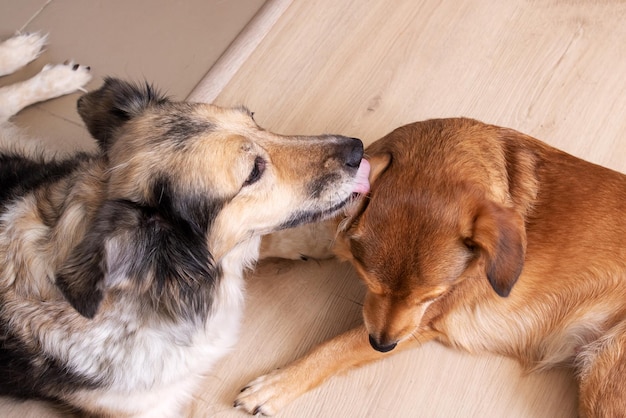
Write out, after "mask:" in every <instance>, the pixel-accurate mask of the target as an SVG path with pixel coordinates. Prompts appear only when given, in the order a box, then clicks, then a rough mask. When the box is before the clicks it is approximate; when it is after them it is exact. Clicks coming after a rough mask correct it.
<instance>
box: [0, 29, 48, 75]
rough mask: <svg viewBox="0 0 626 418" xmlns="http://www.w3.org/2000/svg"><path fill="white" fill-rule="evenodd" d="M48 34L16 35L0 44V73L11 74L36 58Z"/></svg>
mask: <svg viewBox="0 0 626 418" xmlns="http://www.w3.org/2000/svg"><path fill="white" fill-rule="evenodd" d="M47 39H48V35H41V34H39V33H31V34H24V35H16V36H14V37H12V38H9V39H7V40H6V41H4V42H2V43H1V44H0V75H6V74H11V73H13V72H15V71H17V70H18V69H20V68H22V67H23V66H25V65H26V64H28V63H29V62H31V61H33V60H34V59H35V58H37V57H38V56H39V55H40V54H41V52H42V51H43V47H44V46H45V44H46V41H47Z"/></svg>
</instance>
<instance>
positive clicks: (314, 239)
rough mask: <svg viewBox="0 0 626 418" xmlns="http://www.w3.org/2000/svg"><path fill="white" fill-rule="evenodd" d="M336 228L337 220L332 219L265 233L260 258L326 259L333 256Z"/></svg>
mask: <svg viewBox="0 0 626 418" xmlns="http://www.w3.org/2000/svg"><path fill="white" fill-rule="evenodd" d="M336 230H337V221H336V220H333V219H331V220H328V221H325V222H317V223H312V224H307V225H303V226H300V227H297V228H291V229H283V230H282V231H278V232H274V233H273V234H270V235H265V236H264V237H263V240H262V241H261V252H260V256H259V259H264V258H284V259H287V260H308V259H315V260H324V259H327V258H332V257H333V253H332V251H331V248H332V245H333V241H334V239H335V231H336Z"/></svg>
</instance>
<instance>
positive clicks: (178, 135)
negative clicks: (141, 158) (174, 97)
mask: <svg viewBox="0 0 626 418" xmlns="http://www.w3.org/2000/svg"><path fill="white" fill-rule="evenodd" d="M176 105H177V106H178V107H183V109H179V111H178V112H177V114H176V115H164V116H163V117H159V119H158V121H157V126H158V127H159V128H165V129H164V130H165V135H163V137H162V139H165V140H167V141H170V142H173V143H174V144H176V148H177V149H180V148H181V147H183V146H184V145H185V144H186V143H187V140H188V139H189V138H193V137H196V136H198V135H200V134H203V133H209V132H211V131H213V130H215V128H216V127H215V125H214V124H212V123H211V122H207V121H204V120H201V119H194V118H193V117H191V116H189V115H190V114H191V107H190V105H188V104H187V103H177V104H176Z"/></svg>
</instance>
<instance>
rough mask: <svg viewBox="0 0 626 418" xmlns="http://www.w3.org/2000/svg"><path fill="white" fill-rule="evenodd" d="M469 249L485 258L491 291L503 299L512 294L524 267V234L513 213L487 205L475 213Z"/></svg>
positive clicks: (515, 213)
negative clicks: (474, 250)
mask: <svg viewBox="0 0 626 418" xmlns="http://www.w3.org/2000/svg"><path fill="white" fill-rule="evenodd" d="M467 241H468V245H469V246H470V247H474V248H475V249H477V250H478V251H479V253H480V255H481V256H482V257H483V258H484V261H485V270H486V274H487V278H488V279H489V283H490V284H491V287H493V290H495V291H496V293H497V294H498V295H500V296H502V297H506V296H508V295H509V293H510V292H511V289H512V288H513V285H514V284H515V282H516V281H517V279H518V278H519V276H520V274H521V272H522V268H523V266H524V256H525V254H526V231H525V228H524V221H523V219H522V217H521V216H520V215H519V214H518V213H517V212H516V211H515V210H513V209H511V208H507V207H504V206H501V205H498V204H496V203H493V202H489V201H486V202H484V203H483V204H482V205H481V206H480V207H479V209H478V212H477V214H476V216H475V220H474V228H473V234H472V237H471V238H469V239H468V240H467Z"/></svg>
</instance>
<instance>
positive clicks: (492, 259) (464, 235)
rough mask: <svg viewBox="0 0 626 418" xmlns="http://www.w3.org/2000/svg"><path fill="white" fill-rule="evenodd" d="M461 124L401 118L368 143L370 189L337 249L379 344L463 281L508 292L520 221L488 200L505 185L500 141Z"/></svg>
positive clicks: (521, 245) (388, 345)
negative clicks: (360, 290) (403, 122)
mask: <svg viewBox="0 0 626 418" xmlns="http://www.w3.org/2000/svg"><path fill="white" fill-rule="evenodd" d="M456 123H458V121H457V122H456ZM466 124H469V125H471V126H473V124H472V123H470V122H468V121H462V122H461V123H460V126H455V125H454V123H452V122H450V125H451V126H449V125H448V124H447V123H445V122H442V121H427V122H422V123H418V124H413V125H408V126H405V127H403V128H400V129H398V130H396V131H394V132H392V133H391V134H389V135H388V136H387V137H385V138H383V139H381V140H379V141H377V142H376V143H374V144H373V145H372V146H371V147H369V148H368V150H367V154H368V158H369V159H370V163H371V166H372V169H371V176H372V177H370V182H371V192H370V193H371V194H370V197H369V199H364V200H363V201H362V203H361V207H360V208H359V210H358V211H357V212H356V213H355V214H354V215H353V217H352V218H349V219H348V220H347V221H346V222H345V223H344V231H343V232H342V233H340V238H339V239H338V240H337V243H336V247H335V251H336V252H337V254H338V255H339V256H340V257H343V258H346V259H348V260H349V261H351V262H352V264H353V265H354V266H355V268H356V270H357V272H358V274H359V276H360V277H361V278H362V279H363V281H364V282H365V284H366V285H367V289H368V292H367V296H366V300H365V304H364V319H365V323H366V326H367V328H368V332H369V333H370V342H371V344H372V346H373V347H374V348H375V349H377V350H379V351H383V352H384V351H389V350H391V349H393V348H394V347H395V345H396V344H397V343H398V342H399V341H401V340H404V339H407V338H411V335H412V333H414V332H415V331H417V330H418V328H419V327H420V326H421V325H423V324H422V320H423V319H424V313H425V312H426V311H427V309H428V308H429V306H431V305H432V304H433V303H434V302H435V301H438V300H439V301H441V299H442V298H443V297H444V295H447V296H450V295H452V294H453V293H454V291H455V290H457V289H459V288H460V286H463V285H465V286H468V285H470V286H478V287H481V288H484V289H482V290H481V291H485V292H490V293H493V292H495V293H497V294H498V295H500V296H501V297H506V296H507V295H508V294H509V292H510V291H511V289H512V287H513V285H514V284H515V282H516V280H517V278H518V276H519V275H520V273H521V269H522V266H523V260H524V254H525V245H526V237H525V229H524V221H523V219H522V216H520V214H519V213H518V211H516V209H515V208H514V207H512V206H507V205H505V204H504V203H502V202H499V203H498V202H496V201H495V200H494V199H495V198H494V196H498V195H501V194H502V193H500V192H501V190H500V188H501V187H504V188H506V187H508V186H507V185H506V184H505V183H506V181H507V176H506V173H504V171H503V170H506V168H505V167H504V166H505V165H506V164H503V158H502V150H501V149H500V148H499V147H500V146H501V145H499V144H498V143H497V141H494V140H493V138H492V139H491V140H488V138H487V137H488V136H489V135H491V134H489V135H485V134H484V133H483V134H481V133H480V132H481V131H480V129H477V130H476V129H475V128H476V127H475V126H474V127H473V128H472V129H469V130H468V127H467V126H465V125H466ZM485 126H486V125H485ZM473 130H476V132H473ZM486 136H487V137H486ZM483 137H484V138H483ZM492 154H493V155H492ZM498 165H502V167H498ZM487 172H488V173H487ZM501 174H504V176H502V175H501ZM496 189H497V190H496ZM432 309H434V305H433V308H432Z"/></svg>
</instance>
